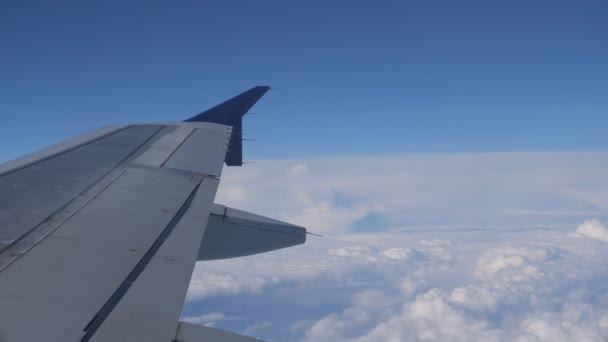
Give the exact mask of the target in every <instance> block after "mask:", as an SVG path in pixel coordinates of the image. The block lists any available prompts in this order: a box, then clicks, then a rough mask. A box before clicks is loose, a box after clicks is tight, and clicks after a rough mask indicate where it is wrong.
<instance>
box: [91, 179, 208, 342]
mask: <svg viewBox="0 0 608 342" xmlns="http://www.w3.org/2000/svg"><path fill="white" fill-rule="evenodd" d="M218 184H219V180H218V179H217V178H205V179H204V180H203V182H202V183H201V186H200V187H199V189H198V191H197V193H196V195H195V197H194V199H193V201H192V203H191V204H190V206H189V209H188V211H187V212H186V214H185V215H184V216H183V217H182V218H181V220H180V221H179V223H178V224H177V225H176V227H175V229H174V230H173V232H172V233H171V234H170V235H169V237H168V238H167V239H166V240H165V241H164V243H163V244H162V246H161V247H160V248H159V249H158V251H157V252H156V253H155V255H154V258H153V259H151V260H150V262H149V264H148V265H147V266H146V268H145V270H144V271H143V272H142V273H141V275H140V276H139V277H138V278H137V280H136V281H135V283H134V284H133V285H132V287H131V288H130V289H129V291H128V293H126V294H125V296H124V298H122V300H121V301H120V302H119V303H118V304H117V306H116V308H115V309H114V310H113V311H112V313H111V314H110V315H109V316H108V317H107V318H106V319H105V321H104V322H103V323H102V324H101V325H100V327H99V329H98V330H97V331H96V332H95V333H94V334H93V335H92V336H93V337H92V338H91V339H90V341H91V342H93V341H95V342H119V341H120V342H127V341H147V342H155V341H158V342H168V341H172V340H173V338H174V336H175V331H176V330H177V325H178V319H179V315H180V313H181V310H182V306H183V303H184V299H185V296H186V292H187V290H188V284H189V282H190V278H191V276H192V271H193V268H194V264H195V262H196V255H197V251H198V247H199V243H200V241H201V239H202V238H203V234H204V233H205V225H206V222H207V218H208V216H209V210H210V208H211V206H212V204H213V198H214V197H215V193H216V191H217V186H218Z"/></svg>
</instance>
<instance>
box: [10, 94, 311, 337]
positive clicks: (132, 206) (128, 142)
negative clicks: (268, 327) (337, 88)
mask: <svg viewBox="0 0 608 342" xmlns="http://www.w3.org/2000/svg"><path fill="white" fill-rule="evenodd" d="M268 89H269V88H268V87H254V88H252V89H250V90H248V91H246V92H244V93H242V94H241V95H238V96H236V97H234V98H232V99H230V100H228V101H226V102H224V103H222V104H220V105H218V106H216V107H213V108H211V109H209V110H208V111H205V112H203V113H201V114H199V115H196V116H194V117H192V118H190V119H188V120H186V121H184V122H182V123H177V122H176V123H168V124H149V125H146V124H144V125H126V126H116V127H113V128H111V129H102V130H98V131H95V132H93V133H90V134H87V135H83V136H81V137H79V138H76V139H72V140H69V141H66V142H65V143H60V144H58V145H55V146H53V147H51V148H48V149H45V150H42V151H39V152H36V153H34V154H32V155H30V156H26V157H24V158H20V159H18V160H15V161H12V162H9V163H6V164H4V165H0V185H2V187H1V188H0V190H2V191H0V203H4V205H3V206H2V207H0V240H2V239H4V240H3V241H0V317H2V319H0V341H1V342H10V341H26V342H27V341H39V340H45V341H51V342H52V341H62V342H63V341H80V342H87V341H104V342H105V341H108V342H112V341H116V342H118V341H143V340H145V341H152V342H154V341H158V342H170V341H189V342H197V341H198V340H200V341H206V340H209V339H212V340H214V341H218V342H228V341H258V340H256V339H252V338H248V337H246V336H240V335H236V334H232V333H228V332H222V331H218V330H214V329H211V328H200V329H198V328H196V326H192V325H189V324H187V323H183V322H179V315H180V312H181V308H182V306H183V303H184V300H185V295H186V292H187V288H188V284H189V282H190V278H191V276H192V271H193V268H194V265H195V263H196V261H200V260H211V259H223V258H231V257H238V256H244V255H250V254H256V253H263V252H266V251H270V250H275V249H279V248H284V247H289V246H293V245H297V244H302V243H304V242H305V241H306V230H305V229H304V228H302V227H299V226H295V225H292V224H289V223H285V222H281V221H277V220H273V219H270V218H266V217H263V216H259V215H255V214H251V213H247V212H244V211H240V210H236V209H232V208H227V207H225V206H222V205H218V204H214V203H213V200H214V198H215V194H216V191H217V186H218V184H219V178H218V177H219V176H220V175H221V170H222V165H223V164H224V162H225V163H226V164H227V165H241V164H242V150H241V147H242V123H241V122H242V116H243V115H244V114H245V113H246V112H247V111H248V110H249V109H250V108H251V107H252V106H253V105H254V104H255V102H256V101H257V100H258V99H259V98H261V96H262V95H264V93H266V91H267V90H268ZM116 141H121V143H120V144H118V143H116ZM226 146H228V149H226ZM235 147H236V149H235ZM100 153H102V154H100ZM100 158H101V159H100ZM69 179H74V180H78V182H79V183H74V184H72V183H70V182H69ZM38 202H40V203H41V204H40V205H38V204H36V203H38ZM27 203H32V204H31V205H28V204H27ZM32 327H35V329H32Z"/></svg>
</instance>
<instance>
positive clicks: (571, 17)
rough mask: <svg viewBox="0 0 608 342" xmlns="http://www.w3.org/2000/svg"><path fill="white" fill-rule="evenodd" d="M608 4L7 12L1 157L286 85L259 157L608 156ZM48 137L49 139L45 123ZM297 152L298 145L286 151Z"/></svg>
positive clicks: (301, 4) (74, 7) (62, 7)
mask: <svg viewBox="0 0 608 342" xmlns="http://www.w3.org/2000/svg"><path fill="white" fill-rule="evenodd" d="M607 11H608V4H607V3H606V2H605V1H508V2H506V1H461V2H451V1H446V2H440V1H439V2H436V1H421V2H410V1H382V2H372V1H255V2H252V1H232V2H226V1H180V2H166V1H125V2H123V1H120V2H115V1H104V2H94V1H58V2H52V3H51V2H43V1H18V2H17V1H5V2H3V3H2V4H1V5H0V42H1V43H2V57H1V59H0V74H1V75H2V77H0V113H2V122H3V125H2V134H1V135H0V139H1V140H0V143H1V144H0V146H2V148H1V149H0V159H3V160H4V159H7V158H11V157H16V156H18V155H20V154H22V153H24V152H26V151H30V150H32V149H35V148H37V147H41V146H45V145H46V144H48V143H49V142H54V141H58V140H61V139H63V138H65V137H67V136H72V135H76V134H79V133H80V132H82V131H84V130H88V129H93V128H96V127H98V126H100V125H105V124H113V123H125V122H141V121H148V120H161V121H167V120H181V119H183V118H186V117H188V116H190V115H192V114H194V113H197V112H199V111H201V110H203V109H205V108H206V107H208V106H211V105H214V104H216V103H217V102H219V101H222V100H224V99H225V98H227V97H230V96H232V95H234V94H236V93H239V92H240V91H242V90H245V89H248V88H249V87H251V86H254V85H258V84H268V85H271V86H274V87H277V88H280V90H279V91H276V92H271V93H269V94H268V95H267V96H266V98H264V99H263V100H262V101H260V103H259V105H258V106H257V107H256V108H255V112H257V113H259V115H257V116H255V117H254V116H251V117H250V118H248V119H247V122H246V125H247V129H248V134H249V136H250V137H251V138H255V139H257V140H255V141H252V142H249V143H248V144H247V147H246V148H247V149H246V156H247V158H251V159H258V158H269V157H270V158H276V157H288V156H291V157H293V156H296V157H297V156H320V155H323V156H336V155H361V154H379V153H407V152H414V153H428V152H430V153H437V152H449V153H453V152H474V151H513V150H563V149H579V150H580V149H584V150H589V149H601V148H605V147H607V146H608V143H606V139H604V137H603V136H604V127H606V126H607V124H608V115H606V113H607V111H608V97H606V89H607V87H608V67H607V65H606V62H605V61H606V60H608V45H607V44H605V37H606V35H607V34H608V20H605V17H606V15H605V13H606V12H607ZM32 123H35V125H32ZM285 142H288V143H285Z"/></svg>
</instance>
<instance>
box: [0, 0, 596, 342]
mask: <svg viewBox="0 0 608 342" xmlns="http://www.w3.org/2000/svg"><path fill="white" fill-rule="evenodd" d="M607 37H608V2H607V1H604V0H598V1H557V0H556V1H540V0H535V1H529V0H525V1H524V0H522V1H519V0H515V1H487V0H484V1H358V0H351V1H316V0H312V1H267V0H261V1H173V2H170V1H53V2H50V1H27V0H24V1H2V2H0V49H1V50H0V52H1V53H0V161H4V160H6V159H10V158H14V157H17V156H19V155H21V154H23V153H26V152H29V151H31V150H34V149H36V148H39V147H43V146H45V145H47V144H49V143H53V142H56V141H59V140H62V139H65V138H67V137H69V136H73V135H77V134H80V133H82V132H83V131H86V130H89V129H93V128H96V127H98V126H102V125H107V124H121V123H130V122H146V121H176V120H182V119H184V118H187V117H189V116H191V115H193V114H195V113H197V112H200V111H202V110H204V109H206V108H208V107H210V106H213V105H215V104H216V103H218V102H221V101H223V100H225V99H226V98H228V97H231V96H233V95H236V94H238V93H240V92H241V91H243V90H246V89H248V88H250V87H252V86H255V85H271V86H273V87H277V88H280V90H278V91H271V92H269V93H268V94H267V95H266V96H265V97H264V98H263V99H262V100H261V101H260V102H259V103H258V104H257V105H256V107H254V110H253V112H255V113H257V114H258V115H255V116H250V117H246V120H245V127H246V135H247V136H248V137H249V138H254V139H256V140H254V141H247V142H246V144H245V158H246V159H249V160H255V161H256V163H255V164H248V165H246V166H245V167H242V168H225V169H224V174H223V176H222V182H221V186H220V189H219V192H218V196H217V202H218V203H222V204H226V205H229V206H233V207H236V208H240V209H245V210H251V211H254V212H258V213H260V214H264V215H268V216H271V217H275V218H278V219H282V220H286V221H289V222H293V223H296V224H301V225H305V226H306V227H307V228H309V229H310V230H311V231H313V232H318V233H322V234H323V235H324V237H323V238H318V237H310V238H309V239H308V242H307V243H306V244H305V245H303V246H298V247H294V248H290V249H286V250H281V251H277V252H271V253H266V254H262V255H258V256H252V257H247V258H238V259H233V260H221V261H214V262H201V263H198V265H197V268H196V269H195V272H194V276H193V279H192V282H191V284H190V290H189V293H188V300H187V302H186V305H185V307H184V311H183V317H184V319H186V320H189V321H192V322H197V323H201V324H207V325H210V326H216V327H219V328H224V329H229V330H231V331H237V332H241V333H245V334H249V335H253V336H259V337H263V338H265V339H268V340H270V341H315V342H323V341H332V342H336V341H360V342H363V341H429V340H431V341H432V340H435V341H475V340H483V341H520V342H528V341H551V342H557V341H583V340H585V341H606V340H608V296H607V295H606V294H607V293H608V287H607V285H606V284H608V266H606V260H607V258H608V255H607V253H608V248H607V247H608V227H607V226H606V225H607V224H608V195H607V194H608V188H607V184H608V179H607V177H608V176H607V175H608V173H607V172H606V169H607V168H608V162H607V161H608V154H607V152H606V149H608V139H606V127H608V115H607V114H608V96H607V91H606V90H607V89H608V62H606V61H608V39H607Z"/></svg>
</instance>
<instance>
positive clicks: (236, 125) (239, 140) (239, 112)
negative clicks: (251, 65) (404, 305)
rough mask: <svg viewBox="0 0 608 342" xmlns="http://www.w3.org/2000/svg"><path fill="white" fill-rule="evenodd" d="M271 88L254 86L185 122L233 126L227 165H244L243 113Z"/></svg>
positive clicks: (226, 160)
mask: <svg viewBox="0 0 608 342" xmlns="http://www.w3.org/2000/svg"><path fill="white" fill-rule="evenodd" d="M269 89H270V87H269V86H257V87H253V88H251V89H249V90H247V91H245V92H244V93H241V94H239V95H237V96H235V97H233V98H231V99H230V100H227V101H225V102H222V103H220V104H219V105H217V106H215V107H213V108H211V109H208V110H206V111H204V112H202V113H200V114H197V115H195V116H193V117H191V118H189V119H186V120H184V122H214V123H218V124H222V125H227V126H232V135H231V137H230V143H229V145H228V153H226V159H225V162H226V165H228V166H241V165H243V115H245V113H247V111H249V109H251V107H253V105H254V104H255V103H256V102H258V100H259V99H260V98H261V97H262V96H264V94H266V92H267V91H268V90H269Z"/></svg>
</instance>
